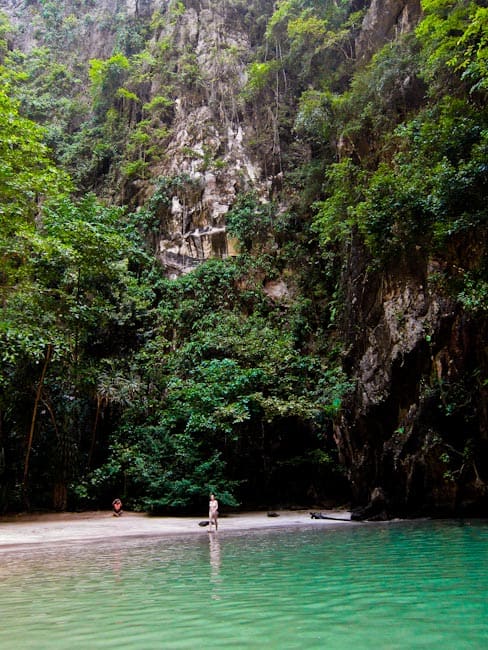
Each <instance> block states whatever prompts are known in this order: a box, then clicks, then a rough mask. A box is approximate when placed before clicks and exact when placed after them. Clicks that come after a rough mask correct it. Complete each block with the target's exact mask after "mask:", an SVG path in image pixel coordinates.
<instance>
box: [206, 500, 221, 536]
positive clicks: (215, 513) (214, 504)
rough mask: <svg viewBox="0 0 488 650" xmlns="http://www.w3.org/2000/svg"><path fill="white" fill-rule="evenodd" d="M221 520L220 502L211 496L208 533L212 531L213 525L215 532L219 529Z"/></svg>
mask: <svg viewBox="0 0 488 650" xmlns="http://www.w3.org/2000/svg"><path fill="white" fill-rule="evenodd" d="M218 519H219V502H218V501H217V499H216V498H215V496H214V495H213V494H211V495H210V501H209V504H208V532H210V531H211V529H212V524H213V525H214V526H215V530H217V529H218V527H219V524H218Z"/></svg>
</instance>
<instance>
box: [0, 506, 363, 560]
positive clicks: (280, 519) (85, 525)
mask: <svg viewBox="0 0 488 650" xmlns="http://www.w3.org/2000/svg"><path fill="white" fill-rule="evenodd" d="M321 512H322V513H323V514H324V515H326V516H328V517H331V519H312V518H311V517H310V511H309V510H294V511H289V510H281V511H277V512H276V514H277V515H278V516H275V517H269V516H268V514H267V513H266V512H249V513H239V514H229V515H225V516H222V517H221V518H220V520H219V532H218V534H219V535H221V534H225V532H226V531H235V532H237V531H250V530H260V529H266V528H296V527H302V528H311V527H324V526H331V525H332V526H339V525H342V526H351V525H353V524H352V522H348V521H344V520H348V519H349V517H350V513H349V512H345V511H340V512H338V511H327V510H323V511H321ZM332 518H334V519H332ZM205 519H206V518H205V517H152V516H149V515H147V514H144V513H134V512H124V514H123V515H122V516H121V517H114V516H113V514H112V512H111V511H96V512H82V513H53V514H40V515H25V514H23V515H14V516H6V517H0V551H1V550H3V549H12V548H15V547H17V546H19V547H20V546H24V545H32V544H33V545H36V546H37V545H39V544H57V543H69V542H75V541H87V542H88V541H91V542H96V541H97V540H104V541H106V540H108V539H114V538H128V537H159V536H164V535H180V534H181V535H203V534H208V531H207V528H206V527H202V526H199V522H201V521H204V520H205Z"/></svg>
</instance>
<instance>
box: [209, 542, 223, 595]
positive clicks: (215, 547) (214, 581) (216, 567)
mask: <svg viewBox="0 0 488 650" xmlns="http://www.w3.org/2000/svg"><path fill="white" fill-rule="evenodd" d="M208 541H209V546H210V584H211V585H212V598H213V599H214V600H219V598H220V596H219V592H218V587H219V585H220V584H221V578H220V541H219V536H218V534H217V533H215V532H212V533H211V532H210V531H209V534H208Z"/></svg>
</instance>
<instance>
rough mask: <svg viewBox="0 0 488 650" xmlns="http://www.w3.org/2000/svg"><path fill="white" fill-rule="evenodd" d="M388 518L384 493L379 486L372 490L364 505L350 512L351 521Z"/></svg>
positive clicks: (383, 519)
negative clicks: (368, 499) (367, 501)
mask: <svg viewBox="0 0 488 650" xmlns="http://www.w3.org/2000/svg"><path fill="white" fill-rule="evenodd" d="M388 519H391V517H390V516H389V514H388V502H387V499H386V496H385V493H384V492H383V490H382V489H381V488H379V487H376V488H375V489H374V490H373V492H372V494H371V499H370V501H369V503H368V504H367V505H366V506H364V507H362V508H356V509H354V510H353V511H352V512H351V521H366V520H367V521H387V520H388Z"/></svg>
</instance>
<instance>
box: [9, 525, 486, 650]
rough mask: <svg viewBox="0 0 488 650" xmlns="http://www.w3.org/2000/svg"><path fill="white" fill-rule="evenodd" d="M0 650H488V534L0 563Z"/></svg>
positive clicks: (51, 555)
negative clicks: (97, 649)
mask: <svg viewBox="0 0 488 650" xmlns="http://www.w3.org/2000/svg"><path fill="white" fill-rule="evenodd" d="M0 579H1V583H2V588H1V590H0V613H1V625H0V648H2V649H4V648H5V649H6V650H10V648H12V649H14V648H18V649H19V650H30V649H35V650H44V649H45V650H61V649H63V650H65V649H66V650H68V649H69V650H91V649H92V648H93V649H96V648H114V649H115V648H117V649H127V650H136V649H137V650H152V649H156V648H157V649H158V650H160V649H161V648H165V649H166V648H169V649H173V648H174V649H178V648H185V649H194V648H253V649H255V648H272V649H273V648H276V649H278V648H279V649H293V648H297V649H298V648H300V649H302V648H303V649H307V648H310V649H315V648H321V649H323V648H331V649H333V650H336V649H337V650H341V649H342V648H348V649H349V648H351V647H353V648H354V647H356V648H357V649H358V650H362V649H365V650H368V649H370V648H374V649H375V650H381V649H383V648H386V649H388V650H390V649H391V650H394V649H402V650H403V649H405V648H408V649H410V648H424V649H425V648H435V649H436V650H437V648H441V647H444V648H446V649H448V650H449V649H450V648H455V649H456V650H459V649H463V648H466V649H467V648H469V649H470V650H473V649H476V648H485V647H487V643H488V526H487V525H486V524H484V523H479V524H474V525H464V526H460V525H457V524H456V523H454V522H451V523H441V522H423V523H420V522H417V523H399V522H398V523H392V524H388V525H351V526H347V527H343V528H331V527H329V526H328V527H327V528H325V527H323V528H320V529H318V528H315V529H314V530H308V531H297V530H287V531H276V530H274V531H265V532H253V533H245V534H244V533H243V534H237V533H228V532H226V531H225V530H223V531H219V533H218V534H215V533H211V534H208V533H206V532H205V533H203V534H202V535H201V536H196V537H190V538H178V537H175V538H164V539H157V540H154V539H153V540H137V541H135V540H118V541H114V542H111V543H103V544H98V543H97V544H85V545H83V544H71V545H66V546H61V547H58V548H51V549H45V548H43V549H38V550H36V549H23V550H21V551H16V552H13V551H3V552H0Z"/></svg>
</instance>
